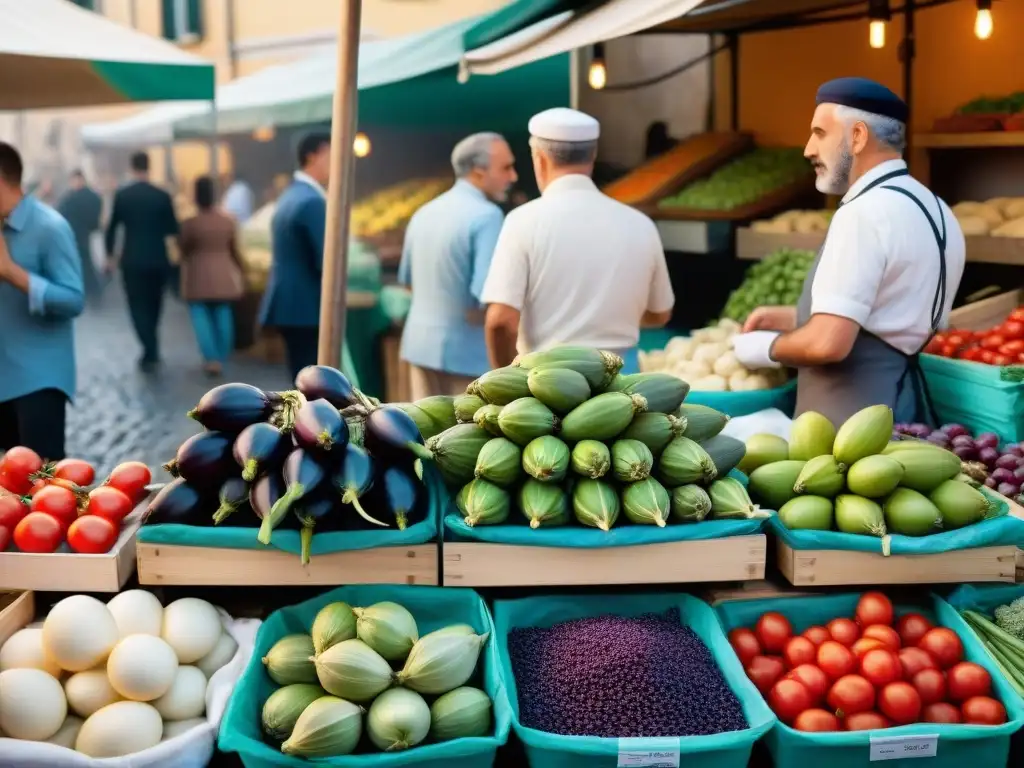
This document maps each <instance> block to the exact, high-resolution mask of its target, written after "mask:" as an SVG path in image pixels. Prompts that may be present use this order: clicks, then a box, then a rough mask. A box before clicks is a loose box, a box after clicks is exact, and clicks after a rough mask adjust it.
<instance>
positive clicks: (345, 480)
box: [331, 443, 387, 528]
mask: <svg viewBox="0 0 1024 768" xmlns="http://www.w3.org/2000/svg"><path fill="white" fill-rule="evenodd" d="M375 466H376V462H374V460H373V457H372V456H370V454H368V453H367V452H366V451H364V450H363V449H362V448H360V447H359V446H358V445H356V444H355V443H349V444H348V445H346V446H345V459H344V461H342V463H341V466H340V467H339V468H337V469H336V470H335V471H334V472H333V473H332V474H331V484H332V485H333V486H334V488H335V489H336V490H337V491H338V493H340V494H341V503H342V504H351V505H352V506H353V507H354V508H355V510H356V512H358V513H359V516H360V517H361V518H363V519H364V520H366V521H367V522H369V523H373V524H374V525H380V526H383V527H385V528H386V527H387V523H382V522H381V521H380V520H377V519H376V518H374V517H371V516H370V515H369V514H367V512H366V510H365V509H363V505H362V504H361V503H360V501H359V497H360V496H362V495H363V494H365V493H366V492H367V491H369V490H370V488H372V487H373V481H374V475H375Z"/></svg>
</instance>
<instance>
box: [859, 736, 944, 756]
mask: <svg viewBox="0 0 1024 768" xmlns="http://www.w3.org/2000/svg"><path fill="white" fill-rule="evenodd" d="M938 752H939V734H937V733H926V734H921V735H920V736H872V737H871V751H870V759H871V762H875V761H876V760H902V759H905V758H912V757H935V756H936V755H937V754H938Z"/></svg>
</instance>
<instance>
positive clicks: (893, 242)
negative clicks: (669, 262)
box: [734, 78, 965, 425]
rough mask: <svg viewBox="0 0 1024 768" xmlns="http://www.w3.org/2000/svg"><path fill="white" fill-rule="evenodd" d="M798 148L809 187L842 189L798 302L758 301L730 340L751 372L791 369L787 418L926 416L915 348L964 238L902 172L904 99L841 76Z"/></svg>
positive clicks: (959, 270)
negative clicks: (792, 405) (870, 409)
mask: <svg viewBox="0 0 1024 768" xmlns="http://www.w3.org/2000/svg"><path fill="white" fill-rule="evenodd" d="M817 104H818V106H817V109H816V110H815V112H814V119H813V120H812V122H811V138H810V141H808V142H807V148H806V150H805V152H804V154H805V155H806V156H807V158H808V159H809V160H810V161H811V163H812V164H813V165H814V170H815V172H816V173H817V176H818V181H817V187H818V190H819V191H821V192H824V193H826V194H830V195H843V198H842V201H841V203H840V208H839V209H838V210H837V211H836V213H835V216H834V217H833V219H832V224H831V226H830V227H829V231H828V235H827V237H826V240H825V243H824V245H823V246H822V247H821V250H820V251H819V252H818V256H817V258H816V259H815V260H814V262H813V264H812V266H811V269H810V272H809V273H808V275H807V278H806V280H805V281H804V289H803V293H802V295H801V296H800V302H799V304H798V305H797V307H796V308H795V309H794V308H793V307H760V308H759V309H756V310H754V312H753V313H752V314H751V315H750V317H749V318H748V319H747V322H746V323H745V324H744V327H743V330H744V331H745V333H743V334H741V335H739V336H736V337H735V341H734V344H735V349H736V356H737V357H738V358H739V360H740V362H742V363H743V364H744V365H746V366H748V367H751V368H764V367H777V366H780V365H785V366H793V367H795V368H797V369H798V378H797V404H796V412H797V414H800V413H803V412H805V411H817V412H819V413H822V414H824V415H825V416H827V417H828V418H829V419H830V420H831V421H832V422H833V423H834V424H836V425H839V424H841V423H842V422H843V421H844V420H846V418H848V417H849V416H850V415H852V414H853V413H856V412H857V411H858V410H860V409H861V408H865V407H867V406H869V405H876V404H880V403H884V404H886V405H889V406H890V407H891V408H892V409H893V411H894V413H895V415H896V420H897V421H914V420H919V419H921V418H927V417H930V416H931V414H930V413H926V411H927V410H928V409H929V408H930V405H929V402H928V395H927V389H926V388H925V385H924V377H923V375H922V374H921V371H920V367H919V365H918V355H919V353H920V352H921V350H922V349H924V346H925V345H926V344H927V343H928V340H929V339H930V338H931V337H932V335H933V334H934V333H935V332H936V331H937V330H938V329H939V328H941V327H943V326H944V325H945V324H946V322H947V319H948V317H949V311H950V309H951V307H952V304H953V298H954V297H955V295H956V292H957V289H958V288H959V285H960V278H961V276H962V275H963V270H964V259H965V247H964V236H963V232H962V231H961V230H960V226H959V224H957V220H956V218H955V217H954V216H953V213H952V211H950V209H949V207H948V206H947V205H946V204H945V203H944V202H943V201H942V200H940V199H939V198H938V197H937V196H936V195H935V194H934V193H932V192H931V191H929V190H928V188H927V187H925V186H924V185H923V184H921V183H920V182H919V181H917V180H915V179H914V178H913V177H912V176H910V175H909V173H908V171H907V164H906V163H905V162H904V161H903V150H904V147H905V144H906V123H907V105H906V104H905V103H904V102H903V100H902V99H900V98H899V97H898V96H896V94H894V93H893V92H892V91H890V90H889V89H888V88H886V87H885V86H883V85H880V84H878V83H875V82H873V81H871V80H865V79H862V78H841V79H839V80H833V81H831V82H828V83H825V84H824V85H823V86H821V88H820V89H819V90H818V97H817Z"/></svg>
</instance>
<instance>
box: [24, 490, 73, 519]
mask: <svg viewBox="0 0 1024 768" xmlns="http://www.w3.org/2000/svg"><path fill="white" fill-rule="evenodd" d="M29 509H31V510H32V511H33V512H45V513H46V514H48V515H50V517H52V518H54V519H55V520H57V521H58V522H59V523H60V524H61V525H62V526H64V529H65V530H67V527H68V526H69V525H71V524H72V523H73V522H75V519H76V518H77V517H78V498H77V497H76V496H75V494H74V493H73V492H71V491H69V490H68V489H67V488H62V487H61V486H59V485H48V486H46V487H45V488H43V489H42V490H41V491H39V492H38V493H37V494H36V495H35V496H33V497H32V503H31V504H30V505H29Z"/></svg>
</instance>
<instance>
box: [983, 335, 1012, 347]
mask: <svg viewBox="0 0 1024 768" xmlns="http://www.w3.org/2000/svg"><path fill="white" fill-rule="evenodd" d="M1005 343H1006V337H1005V336H1003V334H1001V333H990V334H989V335H988V336H985V337H984V338H983V339H982V340H981V348H982V349H993V350H994V349H999V348H1000V347H1001V346H1003V344H1005Z"/></svg>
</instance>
